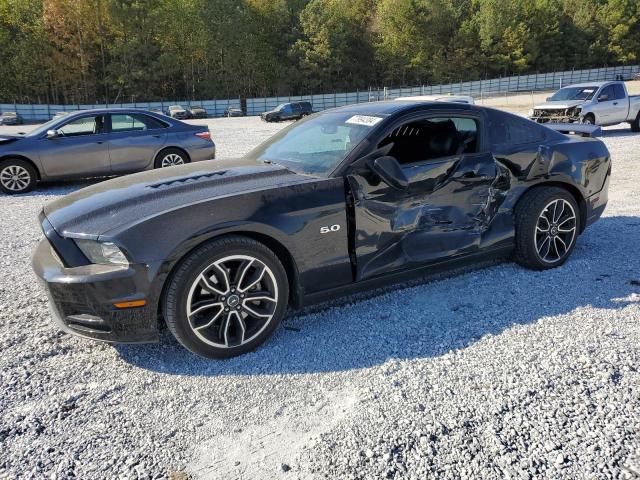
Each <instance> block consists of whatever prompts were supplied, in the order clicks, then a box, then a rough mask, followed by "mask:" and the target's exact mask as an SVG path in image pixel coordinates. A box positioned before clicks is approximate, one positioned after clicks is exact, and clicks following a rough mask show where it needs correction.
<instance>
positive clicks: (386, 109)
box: [325, 100, 477, 115]
mask: <svg viewBox="0 0 640 480" xmlns="http://www.w3.org/2000/svg"><path fill="white" fill-rule="evenodd" d="M444 108H446V109H447V110H460V111H468V110H472V109H475V108H477V107H474V106H473V105H469V104H468V103H455V102H441V101H436V102H430V101H425V100H404V101H402V102H398V101H396V100H385V101H381V102H367V103H357V104H353V105H345V106H344V107H338V108H333V109H331V110H325V111H331V112H343V113H353V114H360V115H395V114H398V113H409V112H412V111H428V110H442V109H444Z"/></svg>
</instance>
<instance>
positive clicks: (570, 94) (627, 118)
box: [529, 81, 640, 132]
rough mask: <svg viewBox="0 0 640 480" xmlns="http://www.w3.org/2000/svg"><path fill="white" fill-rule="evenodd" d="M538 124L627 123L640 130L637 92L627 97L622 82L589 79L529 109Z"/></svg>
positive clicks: (530, 116) (639, 98)
mask: <svg viewBox="0 0 640 480" xmlns="http://www.w3.org/2000/svg"><path fill="white" fill-rule="evenodd" d="M529 118H530V119H531V120H533V121H535V122H538V123H546V122H552V123H585V124H589V125H601V126H607V125H617V124H618V123H623V122H627V123H629V124H630V125H631V130H632V131H634V132H640V95H632V96H629V94H628V93H627V87H626V86H625V84H624V82H618V81H616V82H589V83H580V84H577V85H570V86H568V87H564V88H561V89H560V90H558V91H557V92H556V93H554V94H553V95H552V96H551V97H549V98H547V102H546V103H543V104H541V105H536V106H535V107H533V109H532V110H531V111H529Z"/></svg>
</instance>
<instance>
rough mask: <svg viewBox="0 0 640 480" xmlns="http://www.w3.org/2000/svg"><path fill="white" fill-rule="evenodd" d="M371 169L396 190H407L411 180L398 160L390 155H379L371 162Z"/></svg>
mask: <svg viewBox="0 0 640 480" xmlns="http://www.w3.org/2000/svg"><path fill="white" fill-rule="evenodd" d="M370 167H371V170H373V172H374V173H375V174H376V175H378V176H379V177H380V178H381V179H382V181H383V182H384V183H386V184H387V185H389V186H390V187H391V188H395V189H396V190H405V189H406V188H407V187H408V186H409V180H407V177H406V176H405V174H404V172H403V171H402V168H401V167H400V164H399V163H398V160H396V159H395V158H393V157H390V156H388V155H387V156H384V157H378V158H376V159H375V160H374V161H373V163H371V164H370Z"/></svg>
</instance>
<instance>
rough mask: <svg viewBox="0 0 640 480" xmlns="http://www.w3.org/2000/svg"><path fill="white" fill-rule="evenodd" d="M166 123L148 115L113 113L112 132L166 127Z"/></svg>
mask: <svg viewBox="0 0 640 480" xmlns="http://www.w3.org/2000/svg"><path fill="white" fill-rule="evenodd" d="M165 126H166V125H165V124H164V123H162V122H160V121H159V120H156V119H155V118H152V117H150V116H148V115H129V114H117V115H111V131H112V132H135V131H143V130H153V129H157V128H164V127H165Z"/></svg>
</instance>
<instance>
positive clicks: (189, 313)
mask: <svg viewBox="0 0 640 480" xmlns="http://www.w3.org/2000/svg"><path fill="white" fill-rule="evenodd" d="M194 307H195V308H194ZM214 307H218V308H220V310H221V311H222V310H224V304H223V303H222V302H206V301H203V302H199V303H198V304H197V305H187V316H188V317H189V318H191V317H193V316H194V315H197V314H199V313H201V312H203V311H204V310H209V309H211V308H214ZM192 308H193V310H192Z"/></svg>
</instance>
